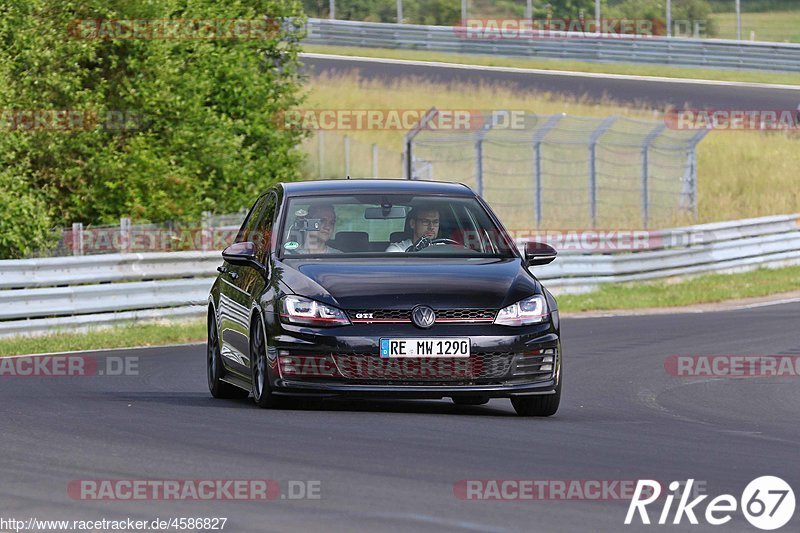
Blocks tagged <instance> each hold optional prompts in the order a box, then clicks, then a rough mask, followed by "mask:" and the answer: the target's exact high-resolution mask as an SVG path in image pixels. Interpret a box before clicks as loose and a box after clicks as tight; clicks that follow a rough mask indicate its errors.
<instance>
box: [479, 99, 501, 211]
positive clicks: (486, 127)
mask: <svg viewBox="0 0 800 533" xmlns="http://www.w3.org/2000/svg"><path fill="white" fill-rule="evenodd" d="M500 116H501V115H500V113H498V112H494V113H492V119H491V120H490V121H489V122H487V123H486V124H484V125H483V127H481V129H479V130H478V135H477V139H476V140H475V188H476V189H478V190H477V193H478V196H483V140H484V139H485V138H486V136H487V135H488V134H489V132H490V131H491V129H492V128H494V127H495V126H496V125H497V119H498V118H500Z"/></svg>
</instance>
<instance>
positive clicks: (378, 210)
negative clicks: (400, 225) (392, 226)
mask: <svg viewBox="0 0 800 533" xmlns="http://www.w3.org/2000/svg"><path fill="white" fill-rule="evenodd" d="M364 218H365V219H367V220H375V219H381V220H383V219H386V218H406V208H405V207H403V206H399V205H398V206H392V207H368V208H366V209H365V210H364Z"/></svg>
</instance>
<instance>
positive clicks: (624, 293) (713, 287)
mask: <svg viewBox="0 0 800 533" xmlns="http://www.w3.org/2000/svg"><path fill="white" fill-rule="evenodd" d="M799 289H800V267H788V268H780V269H759V270H754V271H752V272H744V273H739V274H707V275H703V276H698V277H695V278H691V279H686V280H683V281H675V280H664V281H653V282H636V283H610V284H607V285H603V286H602V287H601V288H600V289H598V290H596V291H593V292H590V293H586V294H572V295H570V294H564V295H561V296H559V297H558V308H559V310H561V311H564V312H567V313H569V312H578V311H603V310H610V309H642V308H647V307H681V306H688V305H695V304H701V303H713V302H722V301H725V300H734V299H739V298H752V297H757V296H768V295H771V294H780V293H783V292H789V291H796V290H799Z"/></svg>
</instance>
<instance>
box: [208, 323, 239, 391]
mask: <svg viewBox="0 0 800 533" xmlns="http://www.w3.org/2000/svg"><path fill="white" fill-rule="evenodd" d="M206 375H207V376H208V390H209V391H211V396H213V397H214V398H219V399H224V400H230V399H234V398H247V397H248V396H250V393H249V392H248V391H246V390H244V389H240V388H239V387H236V386H234V385H231V384H230V383H225V382H224V381H222V376H224V375H225V367H224V366H223V365H222V354H221V353H220V346H219V330H218V329H217V319H216V317H214V313H209V314H208V340H207V341H206Z"/></svg>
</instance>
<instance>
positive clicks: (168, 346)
mask: <svg viewBox="0 0 800 533" xmlns="http://www.w3.org/2000/svg"><path fill="white" fill-rule="evenodd" d="M201 344H203V345H204V344H205V341H198V342H184V343H180V344H159V345H156V346H126V347H122V348H96V349H93V350H75V351H72V352H52V353H32V354H24V355H2V356H0V359H16V358H18V357H44V356H47V355H75V354H84V353H98V352H120V351H124V350H149V349H153V350H155V349H156V348H180V347H183V346H199V345H201Z"/></svg>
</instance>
